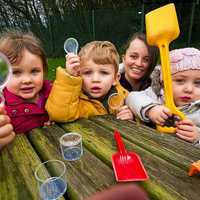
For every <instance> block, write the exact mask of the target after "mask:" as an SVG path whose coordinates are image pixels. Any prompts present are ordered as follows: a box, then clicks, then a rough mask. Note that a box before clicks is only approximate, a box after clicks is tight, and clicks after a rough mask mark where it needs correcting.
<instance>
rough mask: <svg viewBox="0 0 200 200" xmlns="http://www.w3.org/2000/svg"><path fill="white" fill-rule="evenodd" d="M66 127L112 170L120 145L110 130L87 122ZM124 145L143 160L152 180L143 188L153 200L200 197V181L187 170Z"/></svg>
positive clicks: (140, 148)
mask: <svg viewBox="0 0 200 200" xmlns="http://www.w3.org/2000/svg"><path fill="white" fill-rule="evenodd" d="M105 124H106V121H105V122H104V125H105ZM63 127H64V128H65V129H66V130H67V131H72V130H73V131H77V132H80V133H81V134H82V136H83V138H84V143H85V145H86V146H87V148H88V149H89V150H90V151H91V152H93V153H94V154H95V155H97V156H98V157H99V158H100V159H102V160H103V161H104V162H105V163H107V164H108V165H109V166H111V155H112V153H113V152H115V151H116V150H115V146H116V144H115V142H114V140H113V135H112V132H111V131H110V130H108V129H106V128H104V127H105V126H104V127H103V125H102V126H100V125H97V124H96V123H95V122H92V121H89V120H84V119H83V120H79V121H77V122H74V123H71V124H70V123H69V124H64V125H63ZM132 131H133V130H132ZM124 142H125V144H126V147H127V149H130V150H132V151H136V152H137V153H138V154H139V155H141V157H142V160H143V163H144V165H145V167H146V169H147V170H148V172H149V174H150V177H151V180H150V181H147V182H145V183H143V186H144V187H145V188H146V189H147V191H148V192H149V194H150V195H151V199H153V198H154V199H156V198H157V199H194V200H195V199H197V197H199V196H200V192H199V188H198V186H199V183H200V180H199V179H198V178H195V177H192V178H189V177H188V176H187V173H186V172H185V171H184V170H183V169H181V168H179V167H177V166H175V165H173V163H170V162H168V161H166V160H165V159H162V158H161V157H159V156H158V155H153V154H152V153H151V152H149V151H147V150H146V149H144V148H142V147H140V146H138V145H136V144H133V143H131V142H129V141H127V140H125V141H124ZM167 195H168V196H167Z"/></svg>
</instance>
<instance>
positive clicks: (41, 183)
mask: <svg viewBox="0 0 200 200" xmlns="http://www.w3.org/2000/svg"><path fill="white" fill-rule="evenodd" d="M49 171H55V172H56V176H52V175H51V174H50V173H49ZM35 178H36V180H37V182H38V189H39V194H40V197H41V198H42V199H43V200H56V199H59V198H60V197H62V196H63V194H64V193H65V192H66V190H67V182H66V166H65V163H64V162H62V161H60V160H48V161H46V162H43V163H41V164H39V165H38V166H37V168H36V170H35Z"/></svg>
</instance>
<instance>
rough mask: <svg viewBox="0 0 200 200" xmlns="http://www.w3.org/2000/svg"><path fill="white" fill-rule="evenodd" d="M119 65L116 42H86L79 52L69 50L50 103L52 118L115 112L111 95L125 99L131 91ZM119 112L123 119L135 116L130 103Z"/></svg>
mask: <svg viewBox="0 0 200 200" xmlns="http://www.w3.org/2000/svg"><path fill="white" fill-rule="evenodd" d="M118 66H119V55H118V53H117V50H116V48H115V46H114V45H113V44H112V43H111V42H108V41H93V42H90V43H88V44H86V45H85V46H84V47H83V48H82V49H81V50H80V52H79V56H78V55H75V54H73V53H69V54H68V55H67V56H66V69H64V68H61V67H58V68H57V71H56V80H55V81H54V84H53V88H52V90H51V92H50V95H49V98H48V100H47V103H46V109H47V111H48V113H49V116H50V119H51V120H54V121H57V122H67V121H74V120H76V119H79V118H88V117H91V116H95V115H105V114H108V113H111V114H113V111H112V110H111V109H110V108H109V105H108V98H109V96H110V95H112V94H113V93H118V94H119V97H120V98H121V99H122V100H123V101H124V99H125V98H126V96H127V95H128V91H127V90H125V89H124V88H123V87H122V86H121V85H120V83H119V81H118ZM113 101H115V100H114V99H113ZM115 103H117V102H115ZM116 116H117V118H118V119H122V120H131V119H133V114H132V112H131V110H130V109H129V108H128V107H127V106H126V105H122V106H121V107H120V108H119V109H118V112H117V114H116Z"/></svg>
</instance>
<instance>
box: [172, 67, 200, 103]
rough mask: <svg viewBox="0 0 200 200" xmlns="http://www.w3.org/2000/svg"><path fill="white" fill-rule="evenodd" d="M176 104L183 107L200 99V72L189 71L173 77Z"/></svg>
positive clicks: (178, 73)
mask: <svg viewBox="0 0 200 200" xmlns="http://www.w3.org/2000/svg"><path fill="white" fill-rule="evenodd" d="M172 87H173V96H174V103H175V105H176V106H183V105H185V104H188V103H191V102H193V101H196V100H199V99H200V70H187V71H183V72H177V73H176V74H173V75H172Z"/></svg>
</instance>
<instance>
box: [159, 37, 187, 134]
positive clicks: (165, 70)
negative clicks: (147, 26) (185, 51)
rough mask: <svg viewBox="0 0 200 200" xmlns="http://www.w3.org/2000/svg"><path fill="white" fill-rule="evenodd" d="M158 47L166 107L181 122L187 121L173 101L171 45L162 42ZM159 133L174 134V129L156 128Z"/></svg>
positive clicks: (166, 127)
mask: <svg viewBox="0 0 200 200" xmlns="http://www.w3.org/2000/svg"><path fill="white" fill-rule="evenodd" d="M158 47H159V50H160V56H161V70H162V77H163V82H164V95H165V106H166V107H168V108H169V109H170V111H171V112H172V114H174V115H176V116H178V117H179V118H180V119H181V120H182V119H185V118H186V117H185V115H184V114H183V113H182V112H181V111H180V110H178V108H177V107H176V106H175V104H174V100H173V92H172V80H171V67H170V62H169V56H168V55H169V44H168V43H167V42H165V41H160V43H158ZM156 127H157V130H158V131H161V132H166V133H174V132H175V128H174V127H168V126H159V125H158V126H156Z"/></svg>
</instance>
